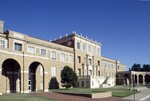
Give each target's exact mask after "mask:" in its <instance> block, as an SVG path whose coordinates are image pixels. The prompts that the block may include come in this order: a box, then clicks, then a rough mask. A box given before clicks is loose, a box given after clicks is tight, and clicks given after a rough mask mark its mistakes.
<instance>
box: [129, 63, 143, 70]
mask: <svg viewBox="0 0 150 101" xmlns="http://www.w3.org/2000/svg"><path fill="white" fill-rule="evenodd" d="M131 70H132V71H140V70H141V65H140V64H136V63H135V64H133V66H132V67H131Z"/></svg>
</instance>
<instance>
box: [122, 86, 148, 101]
mask: <svg viewBox="0 0 150 101" xmlns="http://www.w3.org/2000/svg"><path fill="white" fill-rule="evenodd" d="M147 98H150V89H149V88H145V89H141V90H140V93H137V94H135V100H136V101H145V100H146V99H147ZM123 99H128V100H133V101H134V95H131V96H128V97H124V98H123Z"/></svg>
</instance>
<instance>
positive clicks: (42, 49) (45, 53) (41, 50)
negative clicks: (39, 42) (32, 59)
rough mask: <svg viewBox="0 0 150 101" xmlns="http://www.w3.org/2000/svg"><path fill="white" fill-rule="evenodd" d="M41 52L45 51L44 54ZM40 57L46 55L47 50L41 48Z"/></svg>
mask: <svg viewBox="0 0 150 101" xmlns="http://www.w3.org/2000/svg"><path fill="white" fill-rule="evenodd" d="M42 50H45V54H42ZM40 55H43V56H46V55H47V50H46V49H44V48H41V49H40Z"/></svg>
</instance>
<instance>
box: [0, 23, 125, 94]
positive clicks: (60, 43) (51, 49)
mask: <svg viewBox="0 0 150 101" xmlns="http://www.w3.org/2000/svg"><path fill="white" fill-rule="evenodd" d="M3 25H4V22H3V21H0V93H13V92H19V93H29V92H31V91H38V90H42V91H48V89H49V88H59V87H61V82H60V81H61V78H60V74H61V70H62V69H63V67H64V66H66V65H67V66H69V67H71V68H73V70H74V71H75V72H76V73H77V75H78V77H79V87H87V88H97V87H110V86H114V85H116V73H117V72H118V71H125V70H126V66H125V65H123V64H121V63H120V62H119V61H116V60H113V59H109V58H106V57H103V56H101V46H102V45H101V44H100V43H97V42H95V41H92V40H90V39H88V38H86V37H83V36H82V35H78V34H77V33H75V32H73V33H72V34H71V35H66V36H65V37H62V38H60V39H57V40H55V41H52V42H49V41H45V40H41V39H38V38H34V37H31V36H28V35H25V34H22V33H19V32H15V31H11V30H7V31H5V32H4V31H3Z"/></svg>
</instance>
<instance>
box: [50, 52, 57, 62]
mask: <svg viewBox="0 0 150 101" xmlns="http://www.w3.org/2000/svg"><path fill="white" fill-rule="evenodd" d="M51 59H52V60H56V52H55V51H52V52H51Z"/></svg>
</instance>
